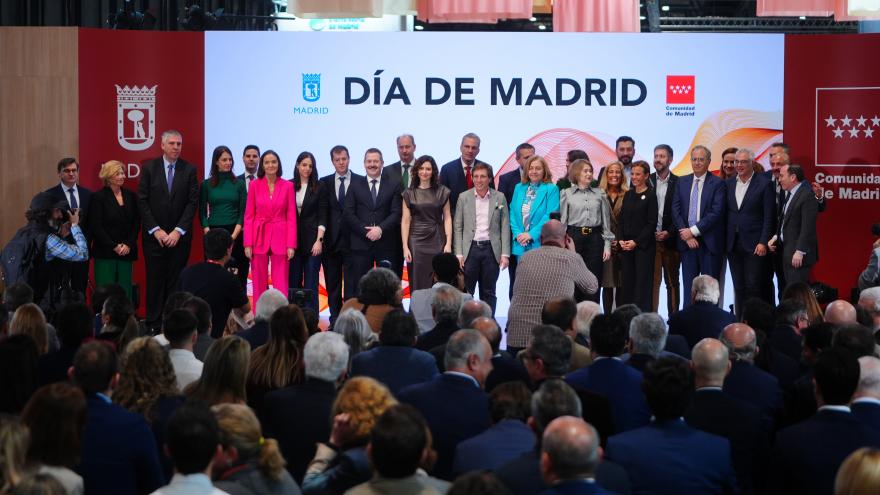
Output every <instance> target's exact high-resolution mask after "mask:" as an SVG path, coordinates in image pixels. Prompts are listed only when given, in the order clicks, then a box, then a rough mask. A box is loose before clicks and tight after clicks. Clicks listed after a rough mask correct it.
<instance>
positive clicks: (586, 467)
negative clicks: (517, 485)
mask: <svg viewBox="0 0 880 495" xmlns="http://www.w3.org/2000/svg"><path fill="white" fill-rule="evenodd" d="M601 459H602V455H601V453H600V450H599V435H598V434H597V433H596V429H595V428H593V427H592V426H590V425H589V423H587V422H585V421H584V420H582V419H580V418H575V417H572V416H563V417H561V418H556V419H554V420H553V421H552V422H551V423H550V424H549V425H547V429H546V430H544V437H543V440H542V441H541V475H542V476H543V478H544V482H545V483H547V485H548V486H550V488H549V489H547V490H545V491H544V492H542V493H544V494H545V495H563V494H565V495H589V494H603V493H610V492H608V491H606V490H605V489H603V488H602V487H601V486H600V485H599V484H598V483H597V482H596V480H595V476H596V468H597V467H598V466H599V462H601Z"/></svg>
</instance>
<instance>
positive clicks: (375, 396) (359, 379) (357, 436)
mask: <svg viewBox="0 0 880 495" xmlns="http://www.w3.org/2000/svg"><path fill="white" fill-rule="evenodd" d="M395 404H397V400H396V399H395V398H394V395H392V394H391V391H390V390H388V387H386V386H385V385H383V384H381V383H379V382H378V381H376V380H374V379H372V378H369V377H366V376H356V377H354V378H351V379H349V380H348V381H346V382H345V385H343V386H342V388H341V389H339V394H338V395H337V396H336V401H335V402H334V403H333V412H332V415H333V417H336V416H338V415H340V414H347V415H348V416H349V429H350V433H351V437H350V438H348V439H346V440H345V443H346V444H345V445H340V447H342V448H350V447H354V446H362V445H366V443H367V440H368V438H369V436H370V431H371V430H372V429H373V427H374V426H375V425H376V421H378V420H379V416H381V415H382V413H384V412H385V411H386V410H387V409H388V408H389V407H391V406H393V405H395ZM331 420H332V418H331Z"/></svg>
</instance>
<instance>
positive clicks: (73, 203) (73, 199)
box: [67, 187, 79, 210]
mask: <svg viewBox="0 0 880 495" xmlns="http://www.w3.org/2000/svg"><path fill="white" fill-rule="evenodd" d="M67 194H70V201H68V203H70V209H71V210H75V209H77V208H79V204H77V202H76V196H74V194H73V188H72V187H71V188H70V189H68V190H67Z"/></svg>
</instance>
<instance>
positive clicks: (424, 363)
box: [351, 345, 440, 395]
mask: <svg viewBox="0 0 880 495" xmlns="http://www.w3.org/2000/svg"><path fill="white" fill-rule="evenodd" d="M401 370H406V372H405V373H404V372H401ZM439 373H440V372H439V371H437V361H436V360H435V359H434V356H432V355H431V354H429V353H427V352H425V351H420V350H418V349H416V348H414V347H403V346H396V345H380V346H378V347H374V348H372V349H370V350H369V351H364V352H362V353H360V354H358V355H357V356H355V357H354V359H352V361H351V376H368V377H370V378H375V379H376V380H378V381H380V382H382V383H384V384H385V386H387V387H388V389H389V390H391V393H393V394H395V395H397V392H398V391H400V389H402V388H403V387H406V386H408V385H415V384H417V383H423V382H427V381H429V380H431V379H433V378H434V377H436V376H437V375H438V374H439Z"/></svg>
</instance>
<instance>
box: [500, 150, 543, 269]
mask: <svg viewBox="0 0 880 495" xmlns="http://www.w3.org/2000/svg"><path fill="white" fill-rule="evenodd" d="M533 156H535V147H534V146H532V145H531V144H529V143H522V144H520V145H519V146H517V147H516V151H515V152H514V158H515V159H516V163H518V164H519V168H517V169H516V170H511V171H510V172H507V173H506V174H503V175H502V176H501V177H499V178H498V190H499V191H500V192H502V193H504V197H505V198H507V204H510V200H511V199H513V190H514V189H515V188H516V185H517V184H519V183H520V182H522V177H523V173H524V172H525V167H526V163H528V162H529V158H531V157H533ZM511 285H513V284H511Z"/></svg>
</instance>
